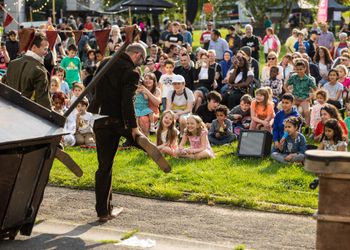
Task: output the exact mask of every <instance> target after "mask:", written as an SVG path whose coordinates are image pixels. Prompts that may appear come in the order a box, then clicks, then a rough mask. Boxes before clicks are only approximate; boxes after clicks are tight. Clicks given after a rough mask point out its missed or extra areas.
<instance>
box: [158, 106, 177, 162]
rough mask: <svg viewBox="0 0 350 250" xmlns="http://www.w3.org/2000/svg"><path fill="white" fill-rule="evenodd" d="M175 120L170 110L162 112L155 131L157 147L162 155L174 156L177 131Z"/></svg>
mask: <svg viewBox="0 0 350 250" xmlns="http://www.w3.org/2000/svg"><path fill="white" fill-rule="evenodd" d="M175 123H176V118H175V114H174V112H173V111H171V110H166V111H164V112H163V114H162V117H161V118H160V123H159V128H158V130H157V147H158V149H159V150H160V151H161V152H162V153H163V154H168V155H171V156H175V155H176V150H177V146H178V141H177V136H178V134H179V131H178V130H177V129H176V127H175Z"/></svg>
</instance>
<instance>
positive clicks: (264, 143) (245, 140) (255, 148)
mask: <svg viewBox="0 0 350 250" xmlns="http://www.w3.org/2000/svg"><path fill="white" fill-rule="evenodd" d="M271 143H272V134H271V133H270V132H268V131H262V130H241V133H240V136H239V143H238V148H237V154H238V156H241V157H243V156H251V157H263V156H268V155H270V154H271Z"/></svg>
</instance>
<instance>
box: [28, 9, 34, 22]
mask: <svg viewBox="0 0 350 250" xmlns="http://www.w3.org/2000/svg"><path fill="white" fill-rule="evenodd" d="M29 21H30V22H33V7H32V6H30V7H29Z"/></svg>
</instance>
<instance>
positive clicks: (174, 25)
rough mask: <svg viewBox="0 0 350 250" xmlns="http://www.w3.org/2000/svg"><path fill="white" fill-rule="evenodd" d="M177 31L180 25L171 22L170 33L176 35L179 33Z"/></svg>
mask: <svg viewBox="0 0 350 250" xmlns="http://www.w3.org/2000/svg"><path fill="white" fill-rule="evenodd" d="M179 29H180V24H179V23H178V22H173V28H172V32H173V33H174V34H177V33H179Z"/></svg>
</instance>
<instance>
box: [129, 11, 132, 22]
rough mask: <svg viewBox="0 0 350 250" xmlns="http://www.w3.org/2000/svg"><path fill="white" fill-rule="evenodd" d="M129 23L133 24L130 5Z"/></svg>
mask: <svg viewBox="0 0 350 250" xmlns="http://www.w3.org/2000/svg"><path fill="white" fill-rule="evenodd" d="M129 25H132V20H131V7H129Z"/></svg>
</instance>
